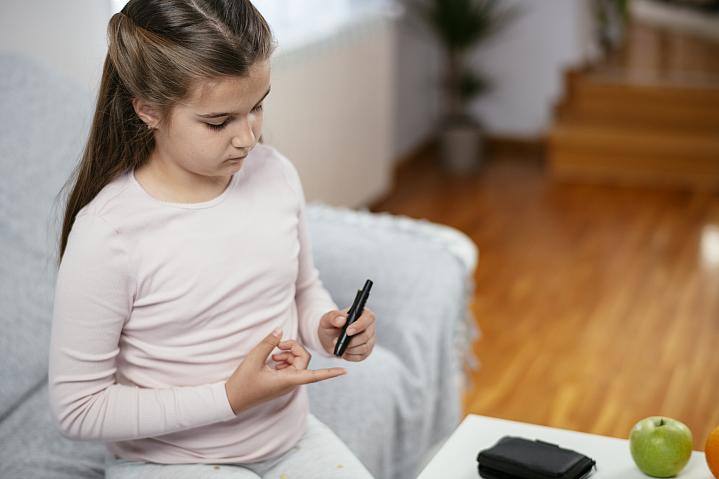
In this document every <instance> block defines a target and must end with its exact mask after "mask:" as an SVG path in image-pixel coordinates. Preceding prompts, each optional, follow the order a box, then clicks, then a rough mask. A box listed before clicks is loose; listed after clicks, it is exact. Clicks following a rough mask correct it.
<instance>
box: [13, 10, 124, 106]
mask: <svg viewBox="0 0 719 479" xmlns="http://www.w3.org/2000/svg"><path fill="white" fill-rule="evenodd" d="M109 20H110V2H109V1H107V0H71V1H53V0H3V1H2V3H0V51H11V52H17V53H23V54H26V55H28V56H30V57H32V58H34V59H36V60H38V61H39V62H41V63H43V64H45V65H47V66H49V67H51V68H53V69H55V70H57V71H59V72H60V74H62V75H65V76H67V77H69V78H71V79H73V80H75V81H76V82H77V83H79V84H80V85H82V86H84V87H85V88H87V89H88V91H90V92H93V93H94V92H96V91H97V87H98V84H99V82H100V75H101V74H102V62H103V61H104V59H105V54H106V53H107V41H106V33H105V32H106V29H107V22H108V21H109Z"/></svg>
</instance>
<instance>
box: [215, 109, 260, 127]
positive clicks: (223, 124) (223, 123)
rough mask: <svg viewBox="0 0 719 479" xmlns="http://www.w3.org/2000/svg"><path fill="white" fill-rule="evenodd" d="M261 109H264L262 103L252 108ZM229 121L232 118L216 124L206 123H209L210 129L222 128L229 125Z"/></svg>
mask: <svg viewBox="0 0 719 479" xmlns="http://www.w3.org/2000/svg"><path fill="white" fill-rule="evenodd" d="M260 110H262V105H257V106H256V107H254V108H253V109H252V111H260ZM229 121H230V120H229V119H228V120H225V121H223V122H222V123H218V124H217V125H215V124H213V123H205V125H207V128H209V129H211V130H221V129H223V128H224V127H225V126H227V123H228V122H229Z"/></svg>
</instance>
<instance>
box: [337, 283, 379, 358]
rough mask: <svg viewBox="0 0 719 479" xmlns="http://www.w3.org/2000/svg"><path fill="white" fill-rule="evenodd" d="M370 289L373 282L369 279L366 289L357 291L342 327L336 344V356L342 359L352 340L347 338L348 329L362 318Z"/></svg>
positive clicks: (365, 285)
mask: <svg viewBox="0 0 719 479" xmlns="http://www.w3.org/2000/svg"><path fill="white" fill-rule="evenodd" d="M370 289H372V281H370V280H369V279H368V280H367V281H366V282H365V284H364V288H362V289H360V290H357V295H356V296H355V300H354V302H353V303H352V306H351V307H350V309H349V311H347V322H346V323H345V325H344V326H342V332H341V333H340V337H339V338H337V343H336V344H335V356H337V357H342V355H343V354H344V353H345V349H347V346H348V345H349V343H350V340H351V339H352V336H347V328H349V326H350V325H351V324H352V323H354V322H355V321H357V319H358V318H359V317H360V316H362V311H364V305H365V303H366V302H367V298H369V290H370Z"/></svg>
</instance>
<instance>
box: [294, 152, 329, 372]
mask: <svg viewBox="0 0 719 479" xmlns="http://www.w3.org/2000/svg"><path fill="white" fill-rule="evenodd" d="M280 156H281V155H280ZM281 158H282V161H283V163H284V164H285V171H286V173H287V175H286V176H287V180H288V182H289V183H290V185H291V186H292V188H293V189H294V190H295V192H296V194H297V196H298V201H299V221H298V231H297V235H298V239H299V243H300V253H299V272H298V273H297V281H296V282H295V303H296V304H297V311H298V315H299V323H300V339H301V340H302V342H303V343H304V344H305V345H306V346H308V347H309V348H310V349H312V350H313V351H315V352H317V353H319V354H320V355H322V356H325V357H328V358H331V357H334V355H333V354H332V353H328V352H327V351H325V349H324V348H323V347H322V343H320V337H319V333H318V330H319V326H320V319H321V318H322V316H323V315H324V314H325V313H327V312H328V311H332V310H339V307H338V306H337V304H336V303H335V302H334V300H333V299H332V296H331V295H330V293H329V292H328V291H327V290H326V289H325V287H324V286H323V284H322V280H321V279H320V274H319V271H318V270H317V268H316V267H315V264H314V259H313V256H312V245H311V241H310V235H309V229H308V226H307V217H306V205H305V194H304V189H303V188H302V182H301V180H300V177H299V174H298V173H297V169H296V168H295V166H294V165H293V164H292V162H290V160H289V159H287V158H285V157H283V156H281Z"/></svg>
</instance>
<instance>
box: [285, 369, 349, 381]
mask: <svg viewBox="0 0 719 479" xmlns="http://www.w3.org/2000/svg"><path fill="white" fill-rule="evenodd" d="M345 374H347V370H346V369H345V368H327V369H304V370H302V371H299V373H298V374H296V375H295V377H296V381H297V384H309V383H316V382H318V381H324V380H325V379H331V378H334V377H337V376H343V375H345Z"/></svg>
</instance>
